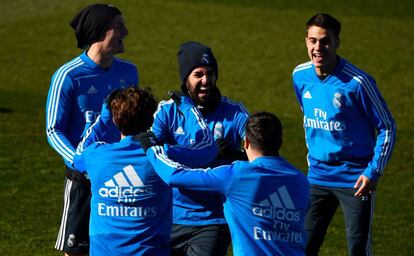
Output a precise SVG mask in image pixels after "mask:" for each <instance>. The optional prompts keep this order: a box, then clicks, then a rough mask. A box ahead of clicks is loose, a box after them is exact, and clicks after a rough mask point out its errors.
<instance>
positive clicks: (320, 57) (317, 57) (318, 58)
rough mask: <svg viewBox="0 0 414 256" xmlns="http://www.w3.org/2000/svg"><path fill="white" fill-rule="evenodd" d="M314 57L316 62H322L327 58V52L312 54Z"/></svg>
mask: <svg viewBox="0 0 414 256" xmlns="http://www.w3.org/2000/svg"><path fill="white" fill-rule="evenodd" d="M312 58H313V60H314V61H316V62H321V61H323V60H324V59H325V54H321V53H317V54H312Z"/></svg>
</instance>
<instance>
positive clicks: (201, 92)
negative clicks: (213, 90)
mask: <svg viewBox="0 0 414 256" xmlns="http://www.w3.org/2000/svg"><path fill="white" fill-rule="evenodd" d="M209 93H210V88H209V87H200V89H198V95H200V96H207V95H208V94H209Z"/></svg>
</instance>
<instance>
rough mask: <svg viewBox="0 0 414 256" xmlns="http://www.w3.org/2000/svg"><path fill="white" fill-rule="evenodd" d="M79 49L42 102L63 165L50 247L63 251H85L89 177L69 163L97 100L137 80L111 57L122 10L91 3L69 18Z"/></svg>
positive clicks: (120, 34)
mask: <svg viewBox="0 0 414 256" xmlns="http://www.w3.org/2000/svg"><path fill="white" fill-rule="evenodd" d="M70 25H71V27H72V28H73V29H74V30H75V32H76V38H77V42H78V47H79V48H81V49H84V52H83V53H82V54H81V55H80V56H78V57H76V58H74V59H73V60H71V61H69V62H68V63H66V64H64V65H63V66H61V67H60V68H59V69H58V70H57V71H56V72H55V74H54V75H53V77H52V79H51V83H50V89H49V94H48V98H47V103H46V133H47V139H48V142H49V144H50V145H51V146H52V147H53V149H54V150H56V152H57V153H58V154H59V155H60V156H61V157H62V158H63V160H64V162H65V165H66V175H65V176H66V177H65V188H64V204H63V214H62V221H61V225H60V230H59V234H58V237H57V241H56V245H55V248H56V249H58V250H62V251H64V252H65V254H66V255H72V254H75V253H76V254H77V255H79V254H82V253H87V252H88V250H89V248H88V246H89V235H88V222H89V211H90V209H89V201H90V182H89V181H88V180H87V179H86V178H85V176H84V175H82V174H80V173H79V172H78V171H76V170H73V169H72V168H71V166H72V163H73V156H74V155H75V148H76V147H77V145H78V143H79V142H80V140H81V135H82V133H83V132H84V131H85V130H86V129H87V128H88V127H89V126H90V125H91V124H92V123H93V122H94V121H95V118H96V116H97V115H99V111H100V110H101V106H102V103H103V101H104V99H105V98H106V97H107V96H108V94H109V93H110V92H111V91H112V90H114V89H116V88H122V87H129V86H137V85H138V72H137V68H136V66H135V65H133V64H131V63H129V62H127V61H124V60H121V59H118V58H115V57H114V55H116V54H118V53H122V52H124V40H125V37H126V36H127V35H128V30H127V28H126V26H125V22H124V18H123V16H122V14H121V12H120V11H119V10H118V9H117V8H116V7H114V6H112V5H106V4H93V5H90V6H88V7H86V8H84V9H83V10H81V11H80V12H79V13H78V14H77V15H76V16H75V17H74V18H73V20H72V21H71V23H70Z"/></svg>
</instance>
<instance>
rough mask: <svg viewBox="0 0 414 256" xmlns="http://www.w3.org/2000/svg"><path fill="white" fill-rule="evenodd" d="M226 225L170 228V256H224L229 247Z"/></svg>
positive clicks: (228, 232)
mask: <svg viewBox="0 0 414 256" xmlns="http://www.w3.org/2000/svg"><path fill="white" fill-rule="evenodd" d="M230 241H231V238H230V231H229V228H228V226H227V224H218V225H205V226H195V225H177V224H174V225H173V227H172V235H171V253H170V255H172V256H225V255H226V254H227V250H228V248H229V245H230Z"/></svg>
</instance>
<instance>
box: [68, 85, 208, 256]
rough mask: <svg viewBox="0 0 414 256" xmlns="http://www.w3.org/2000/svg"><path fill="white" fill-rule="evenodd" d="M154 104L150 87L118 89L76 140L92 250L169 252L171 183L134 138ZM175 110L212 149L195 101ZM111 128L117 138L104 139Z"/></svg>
mask: <svg viewBox="0 0 414 256" xmlns="http://www.w3.org/2000/svg"><path fill="white" fill-rule="evenodd" d="M156 106H157V105H156V102H155V100H154V98H153V96H152V95H151V94H150V93H149V92H148V91H145V90H140V89H138V88H136V87H132V88H127V89H123V90H117V91H115V92H113V93H112V94H111V95H110V97H109V99H108V104H104V106H103V107H102V111H101V115H100V116H99V117H98V118H97V120H96V122H95V123H94V124H93V125H92V126H91V127H90V128H89V129H88V130H87V132H86V135H85V137H84V139H83V140H82V142H80V143H79V146H78V148H77V154H76V155H75V157H74V159H73V163H74V165H75V167H76V169H78V170H85V171H86V172H87V174H88V177H89V179H90V181H91V184H92V200H91V218H90V254H91V255H168V254H169V241H170V235H171V223H172V219H171V218H172V217H171V215H172V198H171V195H172V192H171V188H170V187H168V185H167V184H166V183H164V182H163V181H162V180H161V179H160V178H159V177H158V175H157V174H156V173H155V171H154V170H153V168H152V166H151V164H150V163H149V161H148V159H147V157H146V156H145V153H144V151H143V150H142V146H141V145H140V143H139V142H138V141H136V140H135V139H134V136H135V135H137V134H138V133H140V132H144V131H146V130H147V129H148V128H149V127H150V126H151V124H152V122H153V113H154V111H155V109H156ZM109 109H110V110H109ZM178 110H179V111H180V112H181V113H184V114H185V115H186V117H187V118H186V122H187V123H188V124H189V125H192V127H193V128H194V130H195V131H196V132H195V133H196V137H195V140H196V141H207V140H209V141H211V145H212V147H214V148H215V147H216V145H215V144H214V142H213V139H212V134H210V133H209V132H205V131H207V127H206V124H205V123H204V122H203V120H202V117H201V114H200V113H199V111H198V110H197V108H196V106H195V105H194V103H193V102H192V101H184V102H181V103H180V104H179V105H178ZM190 113H191V114H190ZM114 127H115V129H118V130H120V132H121V140H120V141H117V142H115V143H105V141H106V140H109V141H111V140H113V137H114V134H116V133H115V132H114ZM203 131H204V132H203ZM204 136H206V137H204ZM205 147H206V148H208V146H206V145H205ZM166 149H168V150H170V151H173V152H174V151H180V152H181V153H182V154H188V153H189V152H188V151H195V152H197V151H198V150H197V149H195V150H194V149H192V148H191V147H179V146H170V147H166ZM198 152H200V151H198ZM209 152H213V153H212V154H213V156H214V155H215V154H216V151H214V150H210V151H209ZM206 157H209V155H208V152H206ZM82 172H83V171H82Z"/></svg>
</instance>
